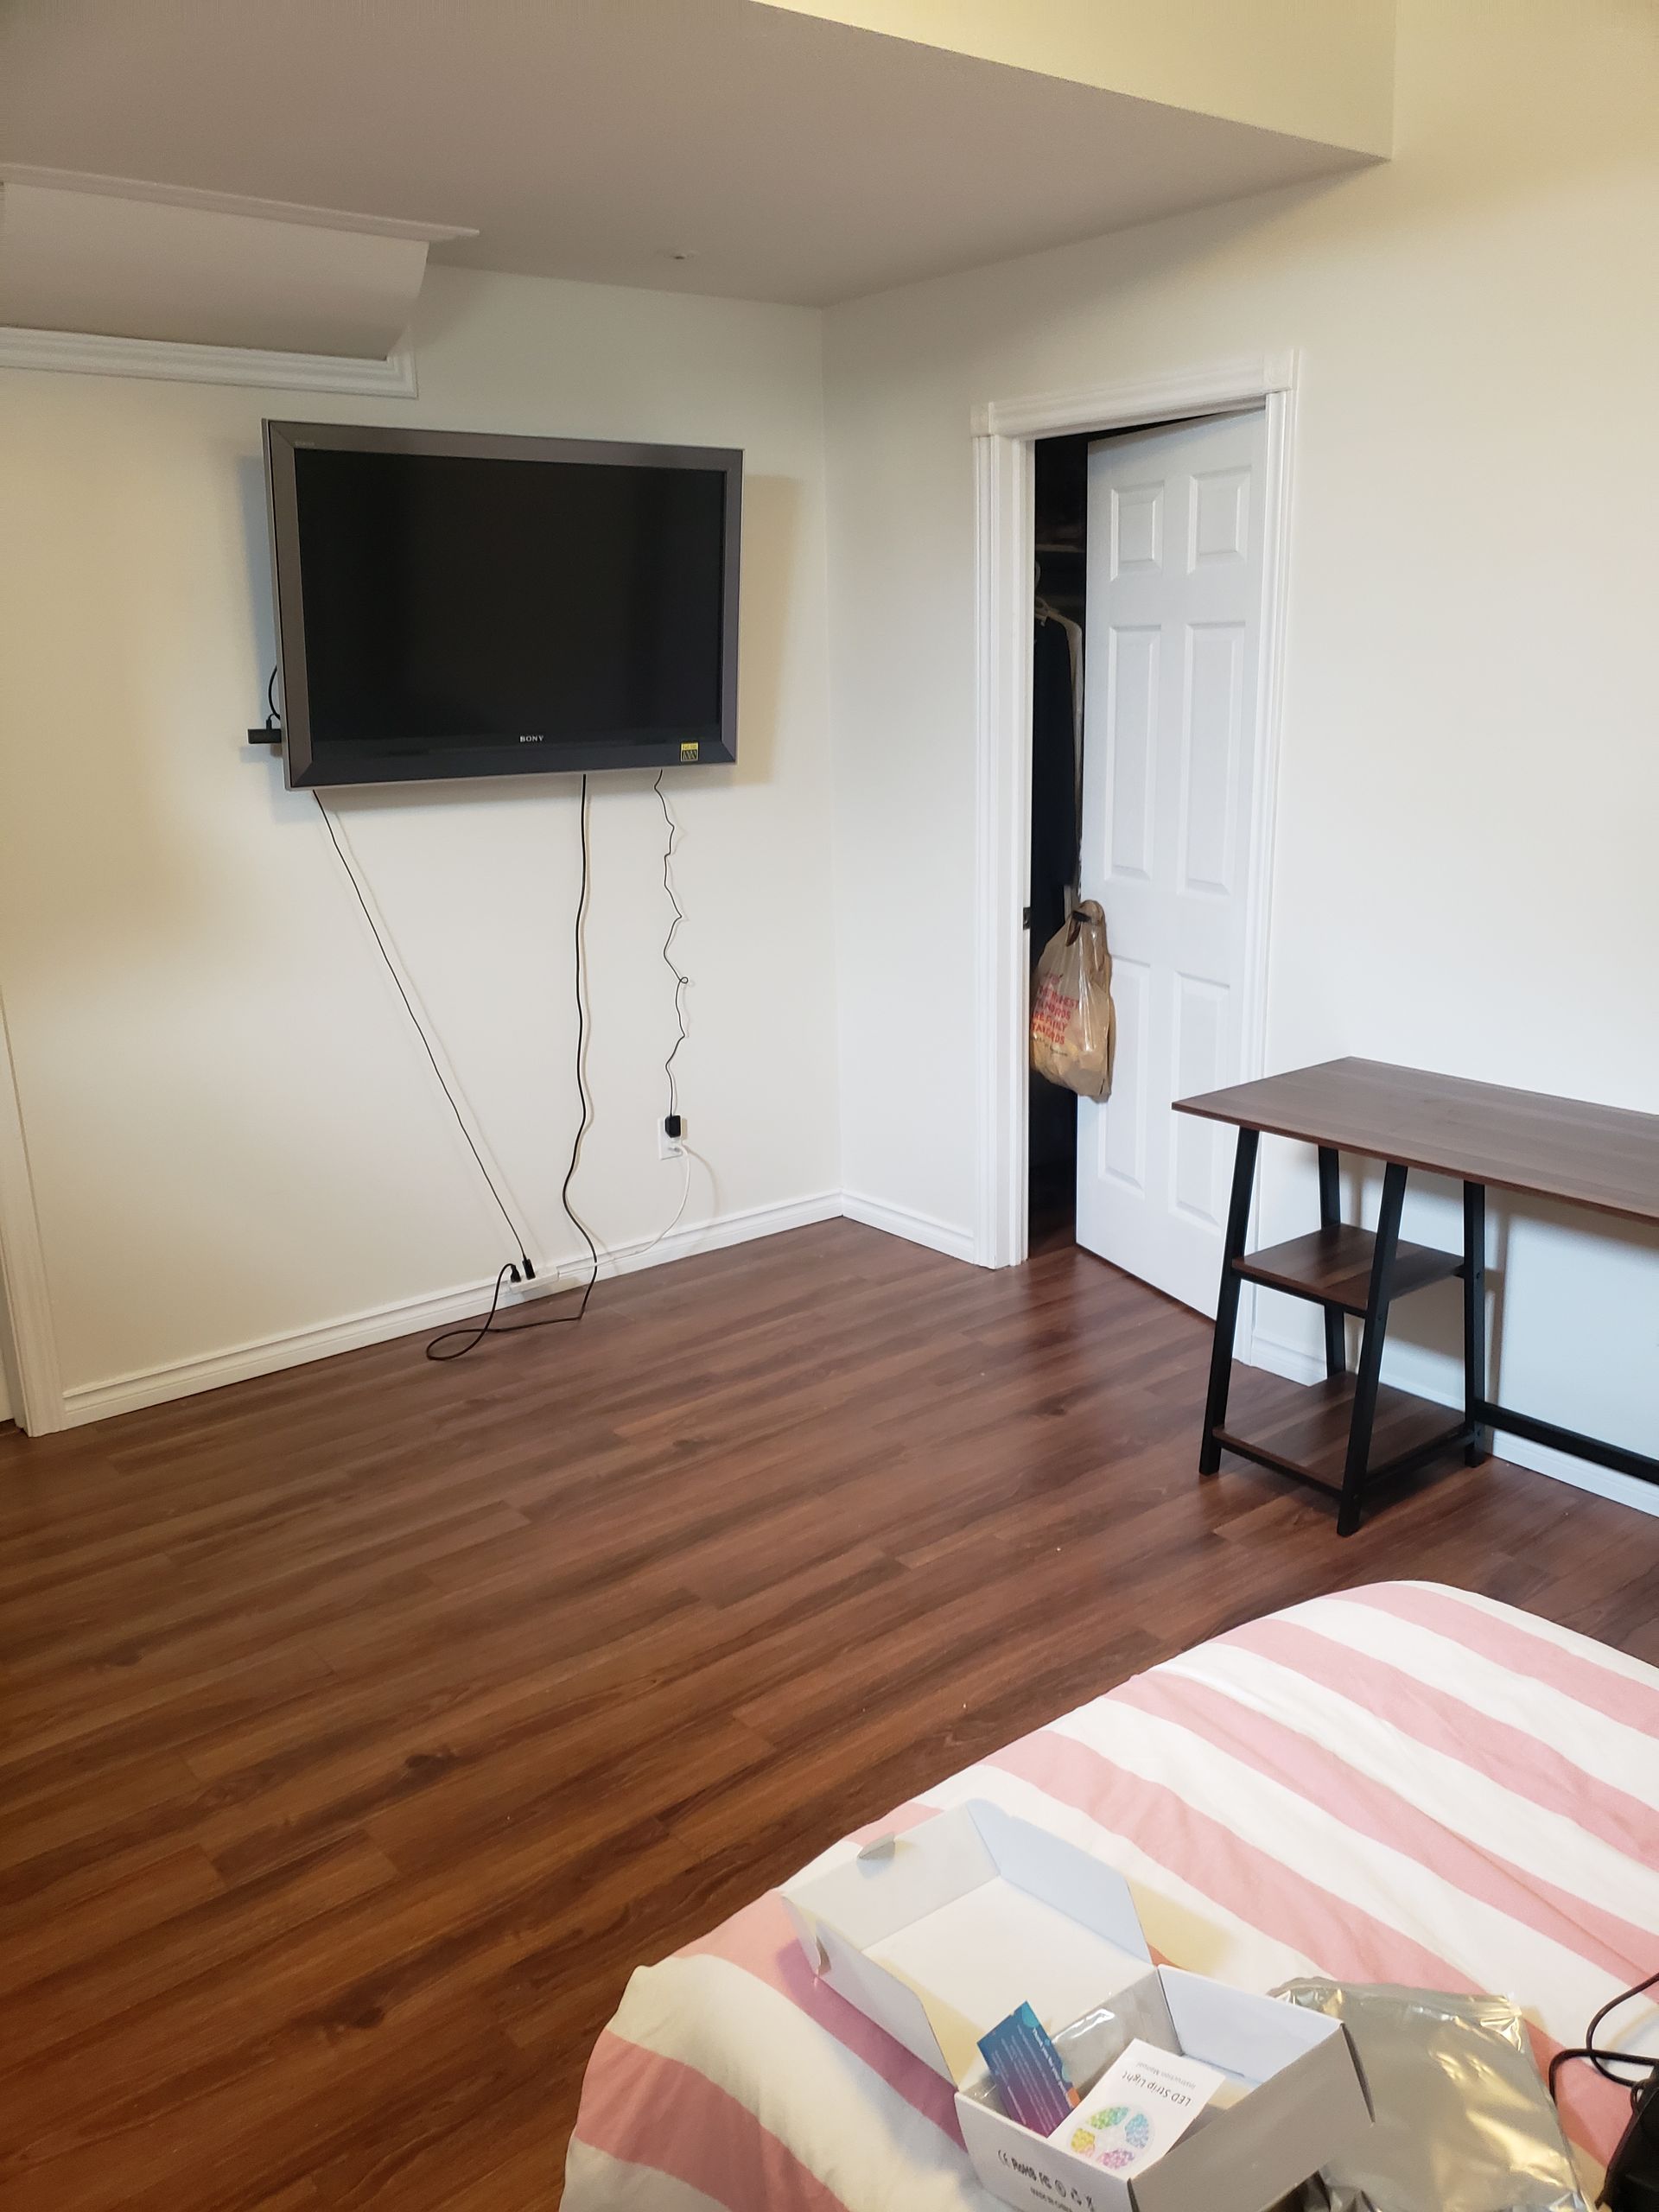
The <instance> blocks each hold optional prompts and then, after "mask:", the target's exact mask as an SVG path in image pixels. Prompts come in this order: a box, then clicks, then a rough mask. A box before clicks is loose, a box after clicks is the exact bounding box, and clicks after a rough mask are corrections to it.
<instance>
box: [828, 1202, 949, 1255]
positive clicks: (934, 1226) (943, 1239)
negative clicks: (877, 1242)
mask: <svg viewBox="0 0 1659 2212" xmlns="http://www.w3.org/2000/svg"><path fill="white" fill-rule="evenodd" d="M841 1211H842V1213H843V1214H844V1215H845V1216H846V1217H847V1219H848V1220H849V1221H856V1222H861V1223H862V1224H863V1225H864V1227H865V1228H866V1229H879V1230H881V1231H882V1232H883V1234H884V1235H886V1236H902V1237H903V1238H904V1240H905V1242H906V1243H907V1244H925V1245H926V1247H927V1249H929V1250H930V1251H931V1252H943V1253H944V1255H946V1257H947V1258H949V1259H952V1260H969V1261H971V1260H972V1258H973V1256H974V1233H973V1231H972V1230H970V1229H954V1228H952V1227H951V1225H950V1223H949V1222H948V1221H939V1220H937V1219H936V1218H935V1217H934V1216H933V1215H931V1213H917V1212H914V1211H912V1209H911V1208H910V1207H909V1206H893V1205H887V1203H886V1202H885V1200H883V1199H880V1198H865V1197H863V1196H862V1195H861V1192H857V1191H843V1192H842V1194H841Z"/></svg>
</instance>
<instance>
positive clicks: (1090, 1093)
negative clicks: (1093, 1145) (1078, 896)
mask: <svg viewBox="0 0 1659 2212" xmlns="http://www.w3.org/2000/svg"><path fill="white" fill-rule="evenodd" d="M1116 1054H1117V1014H1116V1008H1115V1007H1113V1005H1112V956H1111V954H1110V953H1109V951H1108V950H1107V949H1106V917H1105V915H1104V914H1103V912H1101V910H1100V908H1099V906H1097V905H1096V902H1095V900H1094V899H1084V900H1083V901H1082V903H1081V904H1080V905H1078V906H1074V907H1073V908H1072V910H1071V914H1070V916H1069V917H1068V918H1067V919H1066V922H1065V926H1064V928H1062V929H1059V930H1057V931H1055V933H1054V935H1053V936H1052V938H1050V939H1049V941H1048V943H1047V944H1046V945H1045V946H1044V947H1043V954H1042V957H1041V959H1040V960H1039V962H1038V963H1037V973H1036V976H1035V977H1034V978H1033V984H1032V995H1031V1065H1033V1067H1034V1068H1035V1069H1036V1071H1037V1072H1038V1074H1039V1075H1040V1076H1045V1077H1047V1079H1048V1081H1049V1082H1050V1083H1056V1084H1059V1086H1060V1088H1061V1089H1062V1090H1075V1091H1076V1092H1077V1096H1079V1097H1080V1098H1096V1099H1101V1098H1109V1097H1110V1096H1111V1091H1112V1063H1113V1061H1114V1059H1115V1058H1116Z"/></svg>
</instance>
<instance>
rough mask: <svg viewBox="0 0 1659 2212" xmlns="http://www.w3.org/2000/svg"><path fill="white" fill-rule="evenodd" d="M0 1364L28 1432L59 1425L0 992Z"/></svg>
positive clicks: (53, 1341) (41, 1270)
mask: <svg viewBox="0 0 1659 2212" xmlns="http://www.w3.org/2000/svg"><path fill="white" fill-rule="evenodd" d="M0 1368H3V1370H4V1373H5V1377H6V1382H7V1384H8V1387H9V1390H10V1397H11V1414H12V1419H13V1420H14V1421H16V1424H17V1426H18V1427H19V1428H21V1429H22V1431H23V1433H25V1435H28V1436H45V1435H46V1434H48V1433H49V1432H50V1431H51V1430H53V1429H58V1428H61V1427H63V1425H64V1419H63V1379H62V1375H61V1372H60V1368H59V1365H58V1342H57V1336H56V1333H55V1332H54V1329H53V1326H52V1306H51V1301H50V1300H49V1299H48V1296H47V1288H46V1256H45V1253H44V1251H43V1249H42V1248H41V1225H40V1221H39V1218H38V1217H37V1215H36V1213H35V1185H34V1182H33V1180H32V1179H31V1177H30V1175H29V1150H28V1147H27V1145H26V1143H25V1141H24V1137H23V1117H22V1107H21V1105H20V1103H19V1102H18V1097H17V1084H16V1076H15V1073H14V1071H13V1067H12V1058H11V1040H10V1034H9V1033H8V1031H7V1027H6V1008H5V1001H4V999H3V998H0Z"/></svg>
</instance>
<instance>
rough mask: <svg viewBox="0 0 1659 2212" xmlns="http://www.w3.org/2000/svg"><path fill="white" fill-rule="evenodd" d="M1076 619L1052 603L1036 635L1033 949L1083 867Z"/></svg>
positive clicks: (1061, 915) (1050, 930)
mask: <svg viewBox="0 0 1659 2212" xmlns="http://www.w3.org/2000/svg"><path fill="white" fill-rule="evenodd" d="M1070 632H1077V638H1078V639H1079V641H1080V640H1081V637H1082V632H1080V631H1077V624H1076V623H1075V622H1066V621H1065V620H1063V619H1062V618H1061V617H1060V616H1059V615H1057V614H1054V613H1049V612H1047V611H1046V610H1045V611H1044V612H1043V613H1039V615H1038V617H1037V620H1036V625H1035V628H1034V630H1033V636H1032V671H1033V687H1032V702H1031V957H1032V960H1033V963H1035V961H1036V959H1037V956H1038V955H1039V953H1040V952H1041V950H1042V949H1043V947H1044V946H1045V945H1046V944H1047V943H1048V940H1049V939H1050V938H1052V936H1053V934H1054V932H1055V931H1056V930H1058V928H1059V926H1060V925H1061V923H1062V922H1064V921H1065V914H1066V894H1067V893H1068V892H1069V891H1070V890H1071V887H1072V886H1073V885H1074V883H1075V882H1076V880H1077V753H1078V747H1077V712H1078V709H1079V707H1080V705H1081V699H1080V696H1079V694H1078V689H1077V683H1076V680H1075V678H1076V671H1075V664H1074V654H1073V646H1072V639H1071V635H1070V634H1069V633H1070Z"/></svg>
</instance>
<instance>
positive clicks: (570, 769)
mask: <svg viewBox="0 0 1659 2212" xmlns="http://www.w3.org/2000/svg"><path fill="white" fill-rule="evenodd" d="M305 447H327V448H333V449H334V450H336V451H340V452H346V453H402V454H450V455H456V456H459V457H461V458H463V459H478V460H487V461H531V462H540V461H577V462H581V463H583V464H585V465H589V466H592V467H609V468H695V469H699V470H702V471H703V472H704V473H705V474H712V473H717V474H720V475H721V476H723V478H724V480H725V514H724V546H723V555H722V566H721V653H720V734H719V737H718V738H717V739H716V740H715V741H709V740H702V741H699V743H698V746H697V750H696V756H695V759H692V758H689V757H688V755H687V753H686V750H685V746H684V743H683V741H679V740H677V739H672V738H668V739H664V741H662V742H661V743H660V744H653V745H627V746H619V745H617V744H616V743H614V742H613V741H612V742H607V741H605V740H604V739H602V738H595V739H593V740H591V741H574V742H563V743H558V742H556V743H551V744H549V745H547V746H545V747H535V748H529V747H524V746H523V745H521V744H519V743H518V742H517V741H505V742H503V743H501V744H499V745H467V746H443V745H427V744H414V745H411V747H410V749H409V750H408V751H407V752H403V751H399V752H397V753H393V754H390V755H388V756H387V757H386V758H385V760H364V759H361V758H355V759H353V760H349V761H344V760H332V759H330V757H329V754H330V748H329V747H327V746H326V745H325V746H322V747H317V746H315V745H314V743H313V741H312V736H311V715H310V695H309V690H308V683H307V677H306V664H305V621H304V611H303V600H302V559H301V550H300V526H299V502H298V498H297V494H296V485H295V467H294V461H295V454H296V453H297V452H298V451H299V450H300V449H301V448H305ZM264 453H265V489H266V495H267V502H268V506H269V511H270V573H271V588H272V589H273V591H274V593H275V594H276V607H277V658H278V661H279V664H280V665H281V669H282V677H283V717H282V722H283V780H284V782H285V783H286V784H287V785H288V788H289V790H290V791H297V790H301V789H310V788H313V787H315V786H316V785H348V784H412V783H428V782H435V781H437V780H439V779H463V778H470V777H475V776H538V775H539V776H546V775H558V774H561V773H563V774H574V773H575V772H579V771H582V770H587V771H594V770H605V769H613V770H615V769H626V768H668V767H675V768H677V767H690V766H696V767H700V768H701V767H709V766H715V765H725V764H728V763H730V762H732V761H734V760H736V758H737V613H738V576H739V569H740V553H741V543H740V541H741V527H742V513H743V454H742V452H741V448H734V447H728V446H666V445H644V444H636V443H632V442H629V443H623V442H614V441H612V440H608V439H601V438H538V437H521V436H516V435H512V434H510V433H505V434H504V433H498V432H495V431H489V430H416V429H395V428H383V427H381V426H379V425H378V424H369V423H278V422H267V423H265V425H264Z"/></svg>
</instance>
